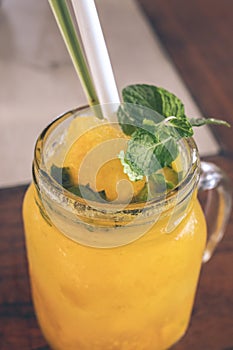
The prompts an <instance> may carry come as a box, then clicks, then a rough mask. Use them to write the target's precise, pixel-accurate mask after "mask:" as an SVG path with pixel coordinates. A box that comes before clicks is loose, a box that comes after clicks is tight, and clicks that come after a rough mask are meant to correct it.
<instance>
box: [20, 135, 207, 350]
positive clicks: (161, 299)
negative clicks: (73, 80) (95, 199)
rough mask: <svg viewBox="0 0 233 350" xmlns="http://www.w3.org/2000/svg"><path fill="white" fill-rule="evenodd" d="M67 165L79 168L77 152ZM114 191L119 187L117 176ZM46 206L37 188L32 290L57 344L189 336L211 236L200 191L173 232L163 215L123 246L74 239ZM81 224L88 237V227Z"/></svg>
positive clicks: (31, 208) (141, 346)
mask: <svg viewBox="0 0 233 350" xmlns="http://www.w3.org/2000/svg"><path fill="white" fill-rule="evenodd" d="M96 131H98V129H96ZM114 137H115V136H114ZM86 142H88V139H87V140H86ZM90 143H91V142H90ZM90 143H88V144H89V145H90ZM75 147H76V146H75ZM73 157H74V158H75V159H74V158H73ZM66 162H67V163H66V165H70V164H72V166H73V169H74V168H75V166H76V165H75V164H77V163H76V162H77V153H76V152H74V153H73V156H71V154H68V156H67V158H66ZM69 162H70V163H69ZM74 173H75V172H74ZM100 183H101V180H100ZM100 187H101V185H100ZM106 188H112V183H111V177H108V178H106V180H105V189H106ZM38 204H39V206H40V208H39V206H38ZM42 210H43V208H42V204H41V202H40V199H39V198H38V195H37V193H36V191H35V187H34V185H31V186H30V188H29V189H28V191H27V194H26V196H25V201H24V208H23V213H24V223H25V232H26V243H27V253H28V260H29V269H30V276H31V285H32V293H33V300H34V305H35V308H36V312H37V316H38V320H39V323H40V326H41V328H42V330H43V333H44V335H45V337H46V339H47V340H48V342H49V344H50V345H51V347H52V348H53V349H55V350H90V349H91V350H163V349H168V347H169V346H171V345H172V344H174V342H176V341H177V340H178V339H179V338H180V337H181V336H182V335H183V333H184V332H185V330H186V328H187V325H188V322H189V318H190V313H191V309H192V305H193V300H194V295H195V290H196V285H197V281H198V276H199V271H200V266H201V261H202V255H203V250H204V246H205V240H206V229H205V220H204V216H203V213H202V210H201V208H200V205H199V203H198V201H197V199H196V197H195V195H194V196H193V199H192V202H191V204H190V206H189V209H188V212H187V215H186V217H185V218H184V220H183V221H182V222H181V223H180V224H179V225H178V226H177V227H176V228H175V229H174V230H173V231H172V232H171V233H164V227H165V226H166V224H167V220H168V219H169V218H163V219H161V220H159V221H158V222H157V223H156V224H154V225H153V227H151V229H150V230H149V231H148V232H147V233H146V234H145V235H144V236H142V237H141V238H140V239H138V240H136V241H134V242H133V243H130V244H128V245H125V246H121V247H117V248H106V249H100V248H91V247H86V246H83V245H81V244H79V243H77V242H74V241H72V240H71V239H69V238H67V237H66V236H65V235H63V234H62V233H61V232H60V231H59V230H58V229H57V228H56V227H55V226H54V225H53V224H51V223H50V224H49V223H48V222H47V220H45V218H44V215H42ZM79 229H80V230H83V234H84V235H85V228H84V226H82V225H80V226H79ZM125 229H126V230H127V227H126V228H125ZM142 229H143V228H142Z"/></svg>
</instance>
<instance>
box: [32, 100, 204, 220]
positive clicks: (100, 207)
mask: <svg viewBox="0 0 233 350" xmlns="http://www.w3.org/2000/svg"><path fill="white" fill-rule="evenodd" d="M87 108H89V106H83V107H79V108H76V109H73V110H70V111H68V112H65V113H63V114H61V115H60V116H58V117H57V118H56V119H55V120H53V121H52V122H51V123H50V124H49V125H48V126H47V127H46V128H45V129H44V130H43V131H42V132H41V134H40V135H39V137H38V139H37V141H36V144H35V151H34V161H33V180H34V184H35V186H36V189H37V192H38V193H40V191H41V184H43V191H46V192H47V193H48V192H49V191H50V192H51V191H52V192H51V193H52V194H53V199H54V200H56V201H58V202H60V203H67V202H69V205H71V207H72V208H73V210H77V211H78V212H79V213H80V212H82V213H83V214H84V216H88V215H89V214H88V211H89V210H90V211H92V210H93V208H94V212H95V213H96V212H99V213H100V214H101V215H100V216H102V215H105V216H106V214H107V215H110V216H111V214H112V215H113V219H114V218H115V215H117V213H118V212H122V204H114V205H113V204H112V203H111V202H109V203H107V202H105V203H100V202H95V201H91V200H88V201H87V200H86V199H84V198H82V197H79V196H77V195H75V194H73V193H71V192H70V191H68V190H66V189H65V188H64V187H62V185H60V184H59V183H58V182H57V181H56V180H55V179H54V178H53V177H52V176H51V175H50V173H49V172H46V171H43V170H41V162H42V160H43V146H44V144H45V142H46V139H47V138H48V137H49V135H50V134H51V132H52V131H53V130H54V129H55V128H56V127H57V126H58V125H59V124H60V123H62V122H63V121H64V120H66V119H68V118H69V117H74V116H76V115H78V114H79V112H82V111H84V110H85V109H87ZM179 142H180V143H181V144H182V145H183V147H185V148H186V150H188V151H189V153H190V156H189V160H190V164H189V165H188V169H187V172H186V173H185V176H184V177H183V178H182V180H181V181H180V182H179V183H178V185H177V186H176V187H174V189H172V190H170V191H169V192H168V193H166V195H164V194H161V195H157V196H156V197H155V198H153V199H151V200H147V201H144V202H136V203H128V204H127V206H126V207H125V208H124V209H123V212H124V213H127V214H130V215H131V214H134V215H135V214H137V213H138V212H141V211H142V210H143V211H146V212H148V211H150V209H156V208H157V209H159V210H161V208H165V207H166V208H168V209H169V208H170V207H172V205H173V203H176V204H177V197H179V198H178V203H180V202H181V201H183V200H184V199H185V198H186V197H187V196H188V195H190V193H192V192H193V191H194V189H195V188H196V186H197V183H198V181H199V176H200V166H199V163H200V159H199V154H198V149H197V146H196V143H195V141H194V139H193V138H192V137H190V138H184V139H181V140H180V141H179ZM46 187H47V189H46ZM48 187H49V190H48ZM178 194H179V196H178Z"/></svg>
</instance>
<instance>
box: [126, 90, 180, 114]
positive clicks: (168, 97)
mask: <svg viewBox="0 0 233 350" xmlns="http://www.w3.org/2000/svg"><path fill="white" fill-rule="evenodd" d="M122 97H123V101H124V102H126V103H132V104H134V105H135V104H136V105H140V106H144V107H147V108H149V109H152V110H154V111H156V112H158V113H160V114H161V115H162V116H164V117H170V116H176V117H177V118H179V119H182V118H185V113H184V105H183V103H182V102H181V101H180V99H179V98H178V97H176V96H175V95H174V94H172V93H170V92H168V91H167V90H165V89H163V88H160V87H157V86H152V85H146V84H137V85H130V86H127V87H126V88H124V89H123V91H122Z"/></svg>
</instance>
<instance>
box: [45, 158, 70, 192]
mask: <svg viewBox="0 0 233 350" xmlns="http://www.w3.org/2000/svg"><path fill="white" fill-rule="evenodd" d="M50 174H51V176H52V177H53V178H54V180H56V181H57V182H58V183H59V184H60V185H62V186H63V187H64V188H68V187H71V186H73V181H72V180H71V176H70V171H69V168H68V167H63V168H62V167H58V166H56V165H54V164H53V165H52V166H51V169H50Z"/></svg>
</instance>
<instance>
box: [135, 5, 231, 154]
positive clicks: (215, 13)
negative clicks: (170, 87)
mask: <svg viewBox="0 0 233 350" xmlns="http://www.w3.org/2000/svg"><path fill="white" fill-rule="evenodd" d="M138 3H139V4H140V5H141V7H142V9H143V10H144V11H145V13H146V15H147V16H148V18H149V20H150V22H151V24H152V26H153V28H154V30H155V31H156V33H157V34H158V36H159V37H160V39H161V41H162V43H163V44H164V46H165V48H166V50H167V52H168V54H169V55H170V57H171V59H172V60H173V62H174V63H175V65H176V68H177V69H178V71H179V72H180V74H181V76H182V78H183V80H184V82H185V83H186V85H187V87H188V88H189V90H190V92H191V94H192V96H193V98H194V99H195V100H196V102H197V104H198V106H199V107H200V109H201V111H202V112H203V113H204V115H206V116H218V117H222V118H223V119H225V120H228V121H229V122H230V121H232V111H233V83H232V81H233V40H232V38H233V20H232V14H233V1H232V0H221V1H219V0H188V1H187V0H168V1H164V0H138ZM155 68H156V62H155ZM213 130H214V133H215V135H216V137H217V139H218V140H219V142H220V143H221V145H222V147H223V149H224V150H227V151H228V152H231V153H232V152H233V138H232V137H231V135H232V130H230V129H229V130H225V129H223V128H213Z"/></svg>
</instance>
